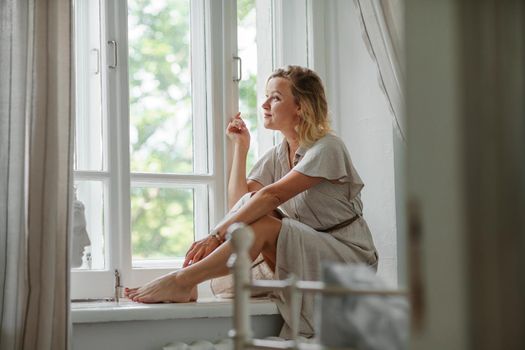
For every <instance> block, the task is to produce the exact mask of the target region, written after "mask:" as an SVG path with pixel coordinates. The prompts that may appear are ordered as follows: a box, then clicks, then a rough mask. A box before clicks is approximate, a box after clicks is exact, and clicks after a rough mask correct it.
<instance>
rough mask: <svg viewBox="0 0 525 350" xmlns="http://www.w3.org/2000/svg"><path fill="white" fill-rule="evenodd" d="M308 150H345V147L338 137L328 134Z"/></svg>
mask: <svg viewBox="0 0 525 350" xmlns="http://www.w3.org/2000/svg"><path fill="white" fill-rule="evenodd" d="M310 149H312V150H314V149H318V150H321V149H331V150H333V149H346V145H345V143H344V142H343V140H342V139H341V138H340V137H339V136H337V135H336V134H333V133H329V134H326V135H325V136H323V137H321V138H320V139H319V140H317V141H316V142H315V143H314V144H313V145H312V146H311V147H310Z"/></svg>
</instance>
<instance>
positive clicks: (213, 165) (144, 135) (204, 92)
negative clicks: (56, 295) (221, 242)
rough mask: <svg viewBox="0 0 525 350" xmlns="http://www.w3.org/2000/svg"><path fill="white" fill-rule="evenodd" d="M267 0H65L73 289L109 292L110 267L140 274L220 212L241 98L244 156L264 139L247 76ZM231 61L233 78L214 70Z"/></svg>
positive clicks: (261, 67) (174, 256)
mask: <svg viewBox="0 0 525 350" xmlns="http://www.w3.org/2000/svg"><path fill="white" fill-rule="evenodd" d="M270 4H271V2H270V1H267V0H259V1H257V4H256V1H255V0H242V1H241V0H239V1H238V2H236V1H234V0H223V1H210V0H191V1H190V0H166V1H155V2H150V1H145V0H128V1H127V2H126V1H123V0H119V1H103V0H100V1H92V0H76V1H75V62H76V101H77V103H76V134H75V135H76V140H75V163H74V177H75V188H76V196H77V198H78V200H79V201H81V202H82V203H83V205H84V213H85V217H86V226H87V227H86V228H87V232H88V235H89V242H87V243H86V242H84V243H78V241H77V242H76V241H75V239H73V244H82V245H83V247H84V249H83V252H82V249H80V250H78V249H77V250H75V249H73V251H74V252H75V251H80V252H82V253H80V254H81V255H82V256H79V257H77V258H78V259H77V260H78V261H79V262H78V263H76V264H73V266H72V267H73V270H72V298H75V299H76V298H94V297H108V296H112V295H113V293H114V289H113V288H114V280H113V278H114V273H115V270H118V272H119V274H120V275H121V281H122V283H123V284H124V285H139V284H143V283H144V282H146V281H148V280H150V279H152V278H154V277H156V276H159V275H161V274H163V273H166V272H168V271H172V270H173V269H174V268H177V267H180V266H181V263H182V261H183V257H184V254H185V252H186V250H187V249H188V248H189V245H190V244H191V243H192V242H193V241H194V240H196V239H199V238H202V237H203V236H205V235H206V234H207V233H208V231H209V229H210V228H211V227H212V226H213V225H214V224H215V223H216V222H218V221H219V220H220V218H222V216H223V215H224V213H225V211H226V207H225V203H226V198H225V196H226V193H225V188H226V187H225V185H226V176H227V164H228V147H227V142H226V140H225V137H224V128H225V125H226V120H227V118H226V117H227V116H229V115H233V113H234V112H235V111H236V110H238V109H239V108H240V110H241V112H242V113H243V117H245V118H246V119H247V121H248V123H249V126H250V130H251V132H252V147H251V152H250V155H249V166H251V164H253V161H254V160H255V159H256V158H257V155H258V151H259V149H260V148H261V147H263V148H267V146H268V144H269V143H271V142H272V134H271V133H268V132H263V131H260V130H259V129H260V128H258V125H257V119H258V117H257V113H258V112H259V111H258V105H259V104H260V103H258V102H257V101H260V100H261V98H259V99H258V98H257V96H258V95H259V96H263V95H264V85H263V84H261V82H258V81H257V80H256V76H257V75H258V74H257V73H258V72H259V74H260V75H266V74H268V73H269V72H270V71H271V70H272V68H273V67H271V62H272V50H271V49H270V50H268V49H267V48H268V47H270V48H271V45H270V44H268V38H269V36H268V35H267V34H266V36H265V37H263V36H261V38H256V33H257V29H259V30H260V26H261V25H262V24H261V23H259V22H256V14H257V13H258V11H259V9H261V8H265V9H266V8H269V7H270ZM256 8H257V10H256ZM236 11H237V16H235V13H236ZM263 13H264V15H265V16H267V15H268V14H269V13H270V11H263ZM237 20H238V27H234V26H228V25H223V23H236V21H237ZM256 23H257V24H256ZM264 23H270V22H269V21H265V22H264ZM256 25H257V26H259V27H258V28H257V27H256ZM266 32H270V33H271V30H268V31H266ZM237 33H239V35H238V39H239V41H238V46H239V52H238V53H237V40H236V39H237ZM256 39H257V41H256ZM259 39H260V40H259ZM262 47H264V48H265V49H262ZM235 56H240V57H241V59H242V65H241V64H240V63H239V62H238V60H235V59H234V57H235ZM235 63H237V66H235ZM241 66H242V77H243V78H242V80H241V81H240V83H239V84H237V83H235V82H234V80H235V79H229V78H225V77H232V78H239V75H240V73H241V72H239V71H240V70H241ZM256 91H257V92H256ZM238 101H240V105H239V106H237V104H238V103H239V102H238ZM225 116H226V117H225ZM86 244H87V245H86ZM84 245H85V246H84ZM80 258H81V261H80Z"/></svg>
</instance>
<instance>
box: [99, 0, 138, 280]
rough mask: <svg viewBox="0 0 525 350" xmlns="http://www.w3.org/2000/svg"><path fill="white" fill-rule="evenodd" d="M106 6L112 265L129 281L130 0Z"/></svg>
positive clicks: (109, 217) (112, 268) (109, 265)
mask: <svg viewBox="0 0 525 350" xmlns="http://www.w3.org/2000/svg"><path fill="white" fill-rule="evenodd" d="M105 6H106V7H105V9H106V18H105V21H104V24H105V25H106V28H105V33H106V38H104V40H103V43H104V44H105V48H106V50H105V51H106V55H105V58H106V59H105V61H104V62H105V64H104V70H105V71H106V73H107V79H106V80H105V81H106V86H105V87H106V89H105V91H104V93H103V96H104V97H105V98H106V101H105V106H106V111H107V121H108V134H109V135H111V139H112V142H110V143H109V145H108V171H109V174H110V180H109V210H108V222H109V225H110V228H109V232H110V235H109V237H108V251H109V261H108V267H109V270H110V271H113V270H114V269H118V270H119V271H120V274H121V282H122V283H124V284H127V283H128V282H129V280H130V272H131V239H130V204H129V203H130V173H129V169H130V167H129V91H128V90H129V88H128V62H127V56H128V54H127V53H128V42H127V2H126V1H125V0H115V1H107V2H105ZM111 40H114V41H116V43H117V45H116V48H114V47H113V46H114V45H109V43H108V42H109V41H111ZM113 49H115V50H117V52H116V54H117V67H116V68H109V65H110V64H111V65H113V64H114V63H115V62H114V57H113ZM108 50H109V51H108Z"/></svg>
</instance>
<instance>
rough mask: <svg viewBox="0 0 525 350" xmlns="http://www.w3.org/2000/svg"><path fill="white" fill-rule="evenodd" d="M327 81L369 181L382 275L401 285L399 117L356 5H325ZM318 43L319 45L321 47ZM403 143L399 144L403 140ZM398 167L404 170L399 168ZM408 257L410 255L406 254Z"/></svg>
mask: <svg viewBox="0 0 525 350" xmlns="http://www.w3.org/2000/svg"><path fill="white" fill-rule="evenodd" d="M325 4H326V7H325V9H324V10H325V14H324V15H325V16H326V17H325V19H324V21H323V22H324V25H325V28H324V31H325V44H324V45H325V46H326V50H325V52H327V54H326V55H325V57H324V60H325V62H324V66H325V69H323V70H324V71H325V73H324V74H325V77H324V79H325V83H326V88H327V94H328V100H329V106H330V110H331V117H332V119H333V123H332V124H333V126H334V129H335V131H336V133H337V134H338V135H340V136H341V137H342V139H343V140H344V142H345V144H346V146H347V147H348V150H349V151H350V155H351V157H352V161H353V162H354V165H355V167H356V169H357V171H358V173H359V174H360V176H361V178H362V179H363V181H364V183H365V187H364V189H363V192H362V199H363V203H364V215H365V218H366V220H367V222H368V224H369V226H370V229H371V231H372V235H373V237H374V242H375V244H376V247H377V249H378V251H379V259H380V262H379V270H378V274H379V275H380V276H382V277H383V278H384V279H385V280H386V281H387V282H389V283H390V284H392V285H397V282H398V271H397V257H398V251H397V244H398V242H397V234H396V233H397V226H396V195H395V194H396V193H395V189H396V185H395V176H394V167H395V162H402V158H394V137H397V136H396V135H397V134H396V133H395V132H394V129H393V123H392V121H393V114H392V111H391V110H390V107H389V104H388V101H387V99H386V96H385V94H384V93H383V91H382V89H381V85H380V81H379V72H378V69H377V66H376V64H375V62H374V60H373V59H372V56H371V54H370V52H369V51H368V47H367V46H366V45H365V42H364V40H363V37H362V27H361V22H360V18H359V16H358V15H357V13H356V11H357V8H356V7H355V5H354V2H353V1H347V0H334V1H329V2H325ZM316 44H317V43H316ZM397 141H398V142H399V140H397ZM397 167H398V168H399V167H401V168H402V166H400V164H397ZM403 255H404V254H403Z"/></svg>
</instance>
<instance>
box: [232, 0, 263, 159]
mask: <svg viewBox="0 0 525 350" xmlns="http://www.w3.org/2000/svg"><path fill="white" fill-rule="evenodd" d="M237 23H238V28H237V38H238V50H239V56H240V57H241V58H242V77H243V78H242V80H241V81H240V82H239V109H240V111H241V117H242V118H243V119H244V120H245V121H246V124H247V126H248V128H249V130H250V134H251V145H250V151H249V153H248V160H247V164H246V167H247V169H251V168H252V165H253V164H254V161H255V160H256V159H257V149H258V146H257V125H258V123H257V42H256V38H257V37H256V29H257V26H256V7H255V0H238V1H237Z"/></svg>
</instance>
